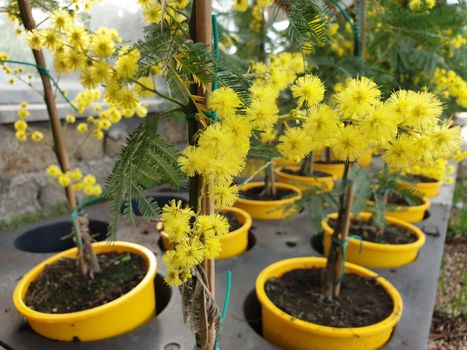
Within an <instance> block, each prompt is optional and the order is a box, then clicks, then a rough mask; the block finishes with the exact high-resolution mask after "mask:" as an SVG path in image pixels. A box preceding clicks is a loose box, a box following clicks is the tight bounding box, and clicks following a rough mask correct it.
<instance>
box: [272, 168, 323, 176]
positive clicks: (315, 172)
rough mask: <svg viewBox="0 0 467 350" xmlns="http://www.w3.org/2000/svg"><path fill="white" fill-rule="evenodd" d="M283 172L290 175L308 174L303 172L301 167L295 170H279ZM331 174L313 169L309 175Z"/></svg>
mask: <svg viewBox="0 0 467 350" xmlns="http://www.w3.org/2000/svg"><path fill="white" fill-rule="evenodd" d="M281 171H282V172H283V173H286V174H290V175H298V176H308V175H306V174H305V172H304V171H301V169H299V170H297V171H293V170H291V169H282V170H281ZM331 176H332V175H331V174H327V173H323V172H321V171H317V170H313V174H312V175H311V177H331Z"/></svg>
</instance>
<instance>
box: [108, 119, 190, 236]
mask: <svg viewBox="0 0 467 350" xmlns="http://www.w3.org/2000/svg"><path fill="white" fill-rule="evenodd" d="M157 121H158V119H157V118H156V117H151V118H148V119H147V120H146V121H145V122H144V123H143V124H142V125H141V126H140V127H139V128H138V129H136V130H135V131H133V132H131V133H130V135H129V136H128V139H127V142H126V146H124V147H123V148H122V151H121V154H120V156H119V158H118V160H117V162H116V163H115V166H114V168H113V170H112V174H111V175H110V177H109V178H108V180H107V184H106V188H105V193H104V195H105V197H106V198H107V199H109V200H110V201H111V223H110V226H109V236H110V237H112V238H114V237H115V235H116V233H117V230H118V220H119V217H120V211H121V208H122V204H124V203H126V209H125V210H124V213H123V215H124V217H125V218H127V219H129V220H130V221H134V219H135V214H134V208H133V200H134V201H135V202H136V203H137V205H138V209H139V211H140V212H141V215H142V216H143V218H145V219H147V220H152V219H154V218H156V217H158V215H159V213H160V208H159V207H158V206H157V203H156V202H155V201H151V200H148V199H147V198H146V193H145V190H146V189H149V188H153V187H155V186H158V185H161V184H170V185H172V186H174V187H179V186H180V184H181V183H182V181H183V179H184V177H183V175H182V174H181V172H180V171H179V170H178V166H177V156H178V152H177V150H176V148H175V147H173V146H172V145H170V144H169V143H168V142H167V141H166V140H165V139H163V138H162V137H161V136H160V135H158V134H157Z"/></svg>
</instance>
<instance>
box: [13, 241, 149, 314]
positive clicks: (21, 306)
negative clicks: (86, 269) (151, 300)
mask: <svg viewBox="0 0 467 350" xmlns="http://www.w3.org/2000/svg"><path fill="white" fill-rule="evenodd" d="M92 246H93V247H94V248H102V252H108V251H112V250H111V249H110V250H107V249H106V248H107V247H120V248H126V249H128V252H131V253H134V254H138V255H140V256H141V257H143V258H144V259H145V260H146V263H147V264H148V270H147V271H146V275H145V276H144V278H143V279H142V280H141V281H140V282H139V283H138V284H137V285H136V286H135V287H134V288H133V289H131V290H130V291H129V292H127V293H125V294H124V295H122V296H121V297H118V298H117V299H114V300H112V301H110V302H108V303H106V304H104V305H100V306H96V307H93V308H91V309H86V310H81V311H76V312H68V313H60V314H49V313H45V312H40V311H36V310H33V309H31V308H30V307H28V306H27V305H26V303H25V302H24V296H25V295H26V292H27V289H28V288H29V285H30V284H31V282H32V281H33V280H35V279H36V278H37V277H38V276H39V274H40V273H41V272H42V271H43V269H44V267H45V265H47V264H51V263H55V262H56V261H58V260H59V259H61V258H63V257H70V256H71V257H75V256H76V253H77V251H78V248H77V247H74V248H71V249H68V250H65V251H63V252H61V253H58V254H55V255H53V256H51V257H49V258H47V259H45V260H43V261H42V262H40V263H39V264H37V265H36V266H34V267H33V268H32V269H31V270H29V272H28V273H26V275H24V276H23V278H22V279H21V280H20V281H19V282H18V284H17V285H16V288H15V290H14V293H13V303H14V304H15V307H16V309H17V310H18V311H19V312H20V313H21V314H22V315H24V316H25V317H26V318H28V319H33V320H40V321H44V320H46V321H47V322H48V323H60V322H63V321H64V320H66V321H67V322H70V321H79V320H82V319H85V318H87V317H92V316H96V315H100V314H103V313H105V312H106V311H107V310H110V309H112V308H114V307H115V306H117V305H118V304H120V303H122V302H125V301H126V300H128V299H130V298H132V297H133V296H134V295H135V294H138V293H139V291H140V290H141V289H143V288H144V287H145V286H146V285H147V284H148V283H152V280H153V279H154V277H155V275H156V268H157V260H156V257H155V256H154V254H153V253H152V252H151V250H149V249H148V248H146V247H144V246H142V245H140V244H137V243H132V242H124V241H114V242H109V241H104V242H98V243H93V244H92ZM99 250H100V249H98V252H100V251H99Z"/></svg>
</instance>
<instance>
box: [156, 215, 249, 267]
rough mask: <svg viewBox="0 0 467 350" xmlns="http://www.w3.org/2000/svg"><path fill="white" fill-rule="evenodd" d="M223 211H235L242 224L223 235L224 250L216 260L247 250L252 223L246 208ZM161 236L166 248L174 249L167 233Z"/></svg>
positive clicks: (222, 244)
mask: <svg viewBox="0 0 467 350" xmlns="http://www.w3.org/2000/svg"><path fill="white" fill-rule="evenodd" d="M221 212H232V213H234V214H235V218H236V219H237V220H238V222H239V223H241V224H242V226H241V227H240V228H238V229H236V230H234V231H231V232H229V233H228V234H226V235H224V236H222V237H221V248H222V250H221V253H220V254H219V256H218V257H217V258H216V260H220V259H228V258H232V257H234V256H237V255H241V254H243V252H245V251H246V249H247V247H248V232H249V231H250V228H251V223H252V220H251V216H250V214H248V213H247V212H246V211H245V210H242V209H239V208H224V209H222V210H221ZM161 236H162V247H163V248H164V250H169V249H172V243H170V241H169V239H168V238H167V236H166V233H164V232H162V233H161Z"/></svg>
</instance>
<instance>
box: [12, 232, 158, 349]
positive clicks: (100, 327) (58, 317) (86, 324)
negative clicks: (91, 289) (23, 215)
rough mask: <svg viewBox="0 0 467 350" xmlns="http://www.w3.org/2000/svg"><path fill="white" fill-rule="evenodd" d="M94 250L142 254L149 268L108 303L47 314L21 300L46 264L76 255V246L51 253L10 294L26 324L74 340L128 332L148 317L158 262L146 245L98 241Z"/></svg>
mask: <svg viewBox="0 0 467 350" xmlns="http://www.w3.org/2000/svg"><path fill="white" fill-rule="evenodd" d="M93 247H94V249H95V251H96V253H97V254H99V253H106V252H130V253H134V254H138V255H140V256H141V257H143V258H144V260H145V261H146V263H147V265H148V271H147V273H146V276H145V277H144V278H143V280H142V281H141V282H140V283H139V284H138V285H137V286H136V287H135V288H133V289H132V290H131V291H129V292H128V293H126V294H125V295H123V296H121V297H120V298H118V299H115V300H113V301H111V302H109V303H107V304H104V305H101V306H98V307H95V308H92V309H89V310H83V311H78V312H71V313H65V314H47V313H43V312H38V311H35V310H32V309H31V308H29V307H28V306H27V305H26V304H25V303H24V297H25V295H26V292H27V290H28V288H29V285H30V284H31V282H32V281H34V280H35V279H36V278H37V277H38V276H39V274H40V273H41V272H42V270H43V269H44V267H45V266H46V265H48V264H53V263H55V262H57V261H58V260H60V259H62V258H65V257H67V258H75V257H76V256H77V248H72V249H69V250H66V251H64V252H61V253H60V254H57V255H54V256H52V257H50V258H48V259H46V260H45V261H43V262H42V263H40V264H39V265H37V266H36V267H34V268H33V269H32V270H31V271H29V272H28V273H27V274H26V275H25V276H24V277H23V278H22V279H21V281H20V282H19V283H18V285H17V286H16V289H15V291H14V294H13V302H14V304H15V306H16V308H17V309H18V311H19V312H20V313H21V314H22V315H23V316H25V317H26V319H27V320H28V323H29V325H30V326H31V327H32V329H34V331H36V332H37V333H39V334H40V335H43V336H44V337H47V338H50V339H55V340H62V341H73V340H76V339H79V340H80V341H91V340H99V339H105V338H109V337H113V336H116V335H120V334H123V333H127V332H129V331H131V330H133V329H135V328H137V327H139V326H141V325H143V324H144V323H146V322H148V321H150V320H151V319H152V318H153V317H154V315H155V310H156V300H155V292H154V278H155V277H156V268H157V262H156V258H155V256H154V254H153V253H152V252H151V251H150V250H149V249H147V248H145V247H143V246H141V245H139V244H135V243H128V242H119V241H117V242H112V243H110V242H100V243H95V244H93Z"/></svg>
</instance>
